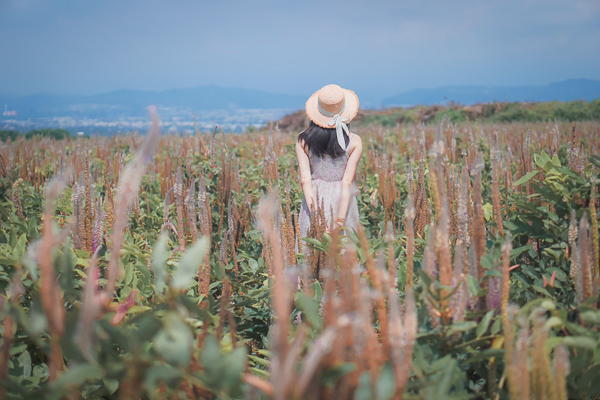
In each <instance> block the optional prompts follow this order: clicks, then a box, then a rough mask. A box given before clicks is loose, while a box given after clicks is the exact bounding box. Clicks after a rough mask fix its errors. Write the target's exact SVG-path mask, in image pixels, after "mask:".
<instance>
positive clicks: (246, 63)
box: [0, 0, 600, 95]
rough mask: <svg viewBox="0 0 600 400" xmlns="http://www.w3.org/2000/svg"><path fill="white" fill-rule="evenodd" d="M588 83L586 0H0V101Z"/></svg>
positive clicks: (595, 65)
mask: <svg viewBox="0 0 600 400" xmlns="http://www.w3.org/2000/svg"><path fill="white" fill-rule="evenodd" d="M569 78H591V79H600V1H598V0H590V1H588V0H581V1H579V0H574V1H571V0H547V1H538V0H503V1H497V0H496V1H489V0H477V1H475V0H463V1H431V0H420V1H415V0H412V1H401V0H396V1H369V0H345V1H325V0H321V1H318V0H302V1H298V0H297V1H285V0H277V1H274V0H273V1H272V0H252V1H248V0H239V1H238V0H231V1H226V0H221V1H219V0H211V1H203V0H195V1H192V0H170V1H156V0H144V1H141V0H103V1H83V0H77V1H75V0H73V1H71V0H52V1H47V0H2V1H0V93H5V94H8V93H11V94H19V95H23V94H30V93H37V92H41V91H48V92H54V93H81V94H92V93H102V92H107V91H111V90H116V89H121V88H128V89H147V90H164V89H170V88H186V87H195V86H200V85H207V84H214V85H219V86H230V87H243V88H252V89H262V90H267V91H270V92H279V93H296V94H310V93H312V92H314V91H315V90H316V89H318V88H319V87H321V86H323V85H325V84H327V83H338V84H340V85H342V86H345V87H348V88H351V89H355V90H356V91H357V92H359V93H360V92H361V91H364V92H368V91H373V92H375V91H378V92H383V93H388V94H394V93H397V92H400V91H405V90H410V89H414V88H423V87H425V88H426V87H436V86H442V85H453V84H482V85H501V86H512V85H527V84H546V83H550V82H554V81H560V80H564V79H569Z"/></svg>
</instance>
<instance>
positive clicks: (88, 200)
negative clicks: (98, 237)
mask: <svg viewBox="0 0 600 400" xmlns="http://www.w3.org/2000/svg"><path fill="white" fill-rule="evenodd" d="M84 159H85V161H84V163H83V177H84V179H85V186H84V187H85V243H86V247H85V249H86V250H87V251H92V236H93V233H92V230H93V225H94V211H93V209H92V196H91V194H92V188H91V186H90V154H89V152H87V151H86V153H85V158H84Z"/></svg>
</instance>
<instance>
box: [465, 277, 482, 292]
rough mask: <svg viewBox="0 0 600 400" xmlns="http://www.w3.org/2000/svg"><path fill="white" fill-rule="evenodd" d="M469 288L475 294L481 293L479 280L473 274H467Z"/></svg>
mask: <svg viewBox="0 0 600 400" xmlns="http://www.w3.org/2000/svg"><path fill="white" fill-rule="evenodd" d="M467 289H469V293H470V294H471V295H473V296H477V293H479V282H478V281H477V279H475V278H474V277H473V276H471V275H467Z"/></svg>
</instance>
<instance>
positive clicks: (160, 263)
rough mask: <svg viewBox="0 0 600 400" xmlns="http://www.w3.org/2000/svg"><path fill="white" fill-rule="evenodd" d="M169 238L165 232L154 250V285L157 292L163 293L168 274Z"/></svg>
mask: <svg viewBox="0 0 600 400" xmlns="http://www.w3.org/2000/svg"><path fill="white" fill-rule="evenodd" d="M168 240H169V236H168V235H167V234H166V233H165V232H163V233H162V234H161V235H160V237H159V238H158V241H157V242H156V244H155V245H154V249H153V250H152V270H153V271H154V277H155V280H154V286H155V287H156V292H157V293H161V292H162V289H163V287H164V285H165V278H166V275H167V272H166V264H167V259H168V258H169V251H168V249H167V241H168Z"/></svg>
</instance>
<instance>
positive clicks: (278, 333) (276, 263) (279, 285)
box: [259, 192, 292, 399]
mask: <svg viewBox="0 0 600 400" xmlns="http://www.w3.org/2000/svg"><path fill="white" fill-rule="evenodd" d="M277 198H278V193H276V192H275V193H272V194H270V195H269V196H268V197H267V198H266V199H263V200H262V201H261V204H260V206H259V218H260V226H261V229H262V230H263V231H264V232H265V236H266V238H267V240H268V243H269V244H270V249H271V251H272V255H273V258H272V263H273V275H274V278H273V291H272V296H273V299H272V304H273V311H274V314H275V326H274V328H273V332H274V334H273V346H272V348H273V357H272V361H271V375H270V382H271V384H272V385H273V391H274V398H275V399H286V398H287V397H288V395H289V393H290V389H291V388H290V383H291V382H290V380H291V378H292V377H291V376H290V375H285V374H282V371H281V368H282V366H283V365H285V364H286V363H287V362H288V357H289V356H290V354H289V352H288V350H289V346H288V335H289V320H290V314H291V307H290V296H289V294H290V293H289V285H288V282H287V279H286V277H285V274H284V264H283V250H282V248H281V241H280V238H279V237H278V234H277V232H276V231H275V228H274V227H273V222H272V221H273V220H274V212H273V210H275V209H277Z"/></svg>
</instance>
